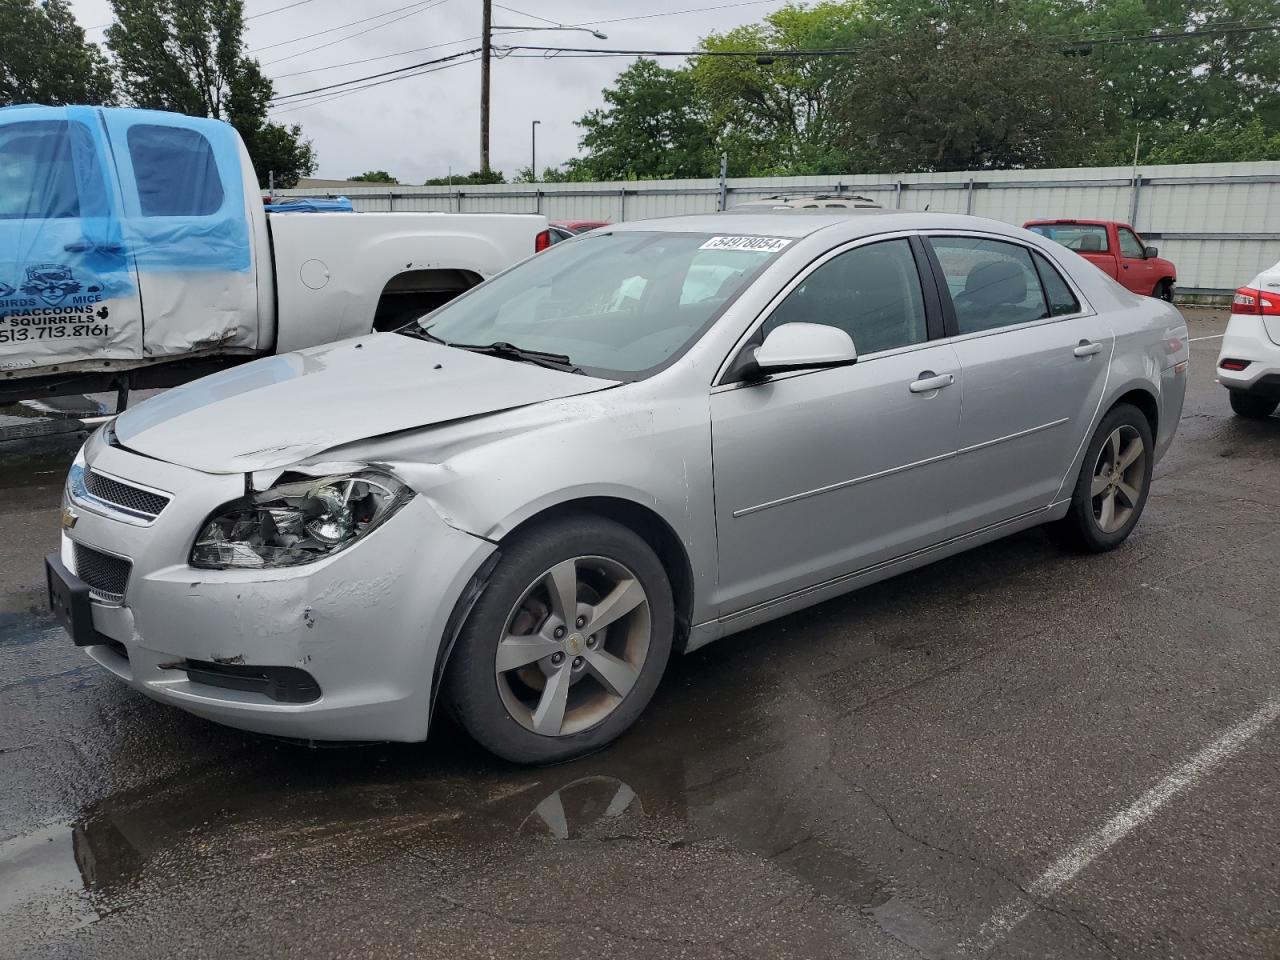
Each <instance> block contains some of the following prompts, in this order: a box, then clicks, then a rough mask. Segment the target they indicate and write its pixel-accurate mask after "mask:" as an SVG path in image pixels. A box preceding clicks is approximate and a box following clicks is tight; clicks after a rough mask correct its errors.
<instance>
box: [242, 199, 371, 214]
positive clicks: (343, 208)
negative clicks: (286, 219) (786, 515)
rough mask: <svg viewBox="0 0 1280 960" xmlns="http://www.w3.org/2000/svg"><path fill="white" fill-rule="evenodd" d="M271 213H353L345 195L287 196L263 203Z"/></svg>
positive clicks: (352, 208)
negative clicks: (323, 196)
mask: <svg viewBox="0 0 1280 960" xmlns="http://www.w3.org/2000/svg"><path fill="white" fill-rule="evenodd" d="M263 207H264V208H265V209H266V210H268V211H269V212H271V213H354V212H355V207H353V206H352V205H351V201H350V200H348V199H347V198H346V197H325V198H321V197H288V198H286V199H284V200H276V201H274V202H272V203H267V204H263Z"/></svg>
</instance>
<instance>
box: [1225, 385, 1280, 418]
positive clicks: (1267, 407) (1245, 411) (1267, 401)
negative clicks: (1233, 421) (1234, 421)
mask: <svg viewBox="0 0 1280 960" xmlns="http://www.w3.org/2000/svg"><path fill="white" fill-rule="evenodd" d="M1227 395H1228V396H1230V397H1231V409H1232V410H1233V411H1235V414H1236V416H1238V417H1245V418H1246V419H1249V420H1265V419H1266V418H1267V417H1269V416H1271V415H1272V414H1273V413H1275V412H1276V407H1280V400H1272V399H1271V398H1270V397H1257V396H1254V395H1253V394H1251V393H1241V392H1240V391H1239V390H1228V391H1227Z"/></svg>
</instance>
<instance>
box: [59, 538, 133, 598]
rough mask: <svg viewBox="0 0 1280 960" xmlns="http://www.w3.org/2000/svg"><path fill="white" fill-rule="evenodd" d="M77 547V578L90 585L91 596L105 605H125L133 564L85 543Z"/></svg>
mask: <svg viewBox="0 0 1280 960" xmlns="http://www.w3.org/2000/svg"><path fill="white" fill-rule="evenodd" d="M73 546H74V547H75V558H76V576H77V577H79V578H80V579H81V580H83V581H84V582H85V583H87V584H88V585H89V594H90V596H92V597H93V598H94V599H95V600H101V601H102V602H103V603H115V604H119V603H124V592H125V588H126V587H127V586H128V584H129V572H130V571H131V570H132V569H133V563H132V562H131V561H129V560H126V559H125V558H124V557H117V556H113V555H112V554H110V553H103V552H102V551H101V550H95V549H93V547H86V546H85V545H84V544H83V543H75V544H73Z"/></svg>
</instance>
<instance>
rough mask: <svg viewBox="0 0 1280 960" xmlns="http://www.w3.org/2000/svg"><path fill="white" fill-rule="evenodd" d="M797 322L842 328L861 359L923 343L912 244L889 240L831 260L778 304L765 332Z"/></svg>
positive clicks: (925, 334) (921, 299) (925, 335)
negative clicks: (850, 338)
mask: <svg viewBox="0 0 1280 960" xmlns="http://www.w3.org/2000/svg"><path fill="white" fill-rule="evenodd" d="M795 322H803V323H825V324H828V325H829V326H833V327H839V328H840V329H841V330H844V331H845V332H846V333H848V334H849V336H850V337H852V338H853V345H854V347H855V348H856V349H857V351H858V353H860V354H868V353H876V352H877V351H880V350H892V349H893V348H894V347H903V346H907V345H908V344H912V343H923V342H924V341H925V340H927V339H928V338H929V334H928V328H927V326H926V324H925V312H924V296H923V294H922V293H921V291H920V274H919V272H918V271H917V270H916V261H915V257H914V256H913V255H912V253H911V244H910V243H909V242H908V241H907V240H886V241H883V242H881V243H873V244H870V245H868V246H865V247H856V248H854V249H853V250H849V251H846V252H845V253H842V254H840V255H839V256H837V257H833V258H832V259H830V260H828V261H827V262H826V263H824V264H823V265H822V266H820V267H818V268H817V269H816V270H814V271H813V272H812V273H811V274H809V276H807V277H806V278H805V280H804V282H803V283H801V284H800V286H798V287H796V288H795V289H794V290H792V291H791V293H789V294H788V295H787V298H786V299H785V300H783V301H782V303H780V304H778V307H777V309H776V310H774V311H773V313H772V314H770V316H769V318H768V319H767V320H766V321H765V323H764V333H765V335H766V336H767V335H768V333H769V331H770V330H772V329H773V328H774V327H777V326H779V325H780V324H783V323H795Z"/></svg>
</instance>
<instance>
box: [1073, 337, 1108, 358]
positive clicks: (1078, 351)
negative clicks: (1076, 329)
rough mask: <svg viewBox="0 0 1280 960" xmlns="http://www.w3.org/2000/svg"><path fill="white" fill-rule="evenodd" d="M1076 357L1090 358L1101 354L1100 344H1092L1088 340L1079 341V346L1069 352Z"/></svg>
mask: <svg viewBox="0 0 1280 960" xmlns="http://www.w3.org/2000/svg"><path fill="white" fill-rule="evenodd" d="M1071 352H1072V353H1074V354H1075V355H1076V356H1077V357H1092V356H1093V355H1094V354H1095V353H1101V352H1102V344H1100V343H1092V342H1091V341H1089V340H1081V341H1080V346H1078V347H1076V348H1075V349H1074V350H1072V351H1071Z"/></svg>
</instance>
